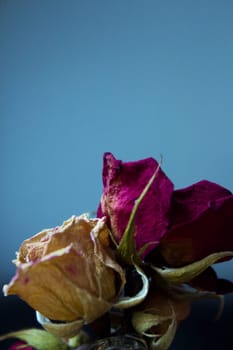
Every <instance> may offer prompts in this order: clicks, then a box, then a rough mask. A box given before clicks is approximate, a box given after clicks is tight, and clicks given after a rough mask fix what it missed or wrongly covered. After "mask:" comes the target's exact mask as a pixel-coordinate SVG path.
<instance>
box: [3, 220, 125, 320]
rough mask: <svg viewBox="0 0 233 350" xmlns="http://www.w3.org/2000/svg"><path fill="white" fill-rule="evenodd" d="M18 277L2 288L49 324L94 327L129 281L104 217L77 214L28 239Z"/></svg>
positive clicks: (21, 252) (19, 257)
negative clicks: (94, 321) (78, 321)
mask: <svg viewBox="0 0 233 350" xmlns="http://www.w3.org/2000/svg"><path fill="white" fill-rule="evenodd" d="M15 263H16V266H17V267H18V269H17V272H16V275H15V276H14V277H13V279H12V280H11V282H10V283H9V284H8V285H5V286H4V288H3V290H4V294H5V295H9V294H16V295H18V296H19V297H20V298H21V299H23V300H24V301H26V302H27V303H28V304H29V305H30V306H31V307H32V308H34V309H35V310H37V311H39V312H40V313H41V314H43V315H44V316H45V317H47V318H49V319H50V320H57V321H64V322H67V321H69V322H71V321H76V320H80V324H84V323H90V322H92V321H93V320H95V319H97V318H98V317H100V316H101V315H103V314H104V313H105V312H106V311H108V310H109V309H110V308H111V306H112V304H113V302H114V301H115V300H116V299H117V297H118V295H119V294H120V292H121V290H122V288H123V285H124V283H125V276H124V272H123V270H122V268H121V267H120V265H119V264H118V263H117V262H116V260H115V258H114V254H113V252H112V250H111V249H110V248H109V239H108V229H107V226H106V224H105V219H104V218H103V219H88V218H87V217H86V216H79V217H77V216H73V217H71V218H70V219H69V220H67V221H65V222H64V223H63V225H62V226H59V227H56V228H53V229H47V230H44V231H41V232H39V233H38V234H36V235H34V236H33V237H31V238H29V239H27V240H25V241H24V242H23V243H22V245H21V247H20V250H19V252H18V254H17V259H16V260H15Z"/></svg>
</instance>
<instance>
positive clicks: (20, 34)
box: [0, 0, 233, 283]
mask: <svg viewBox="0 0 233 350" xmlns="http://www.w3.org/2000/svg"><path fill="white" fill-rule="evenodd" d="M0 51H1V54H0V108H1V110H0V113H1V118H0V123H1V125H0V127H1V129H0V132H1V135H0V143H1V148H0V152H1V154H0V161H1V172H0V186H1V187H0V191H1V192H0V201H1V203H0V219H1V246H0V257H1V260H0V261H1V272H0V273H1V276H0V277H1V281H3V282H4V283H6V282H8V281H9V279H10V278H11V276H12V274H13V273H14V271H15V268H14V266H13V264H11V260H12V258H14V256H15V251H16V250H17V249H18V247H19V245H20V244H21V242H22V240H23V239H25V238H27V237H29V236H31V235H32V234H34V233H36V232H38V231H40V230H41V229H43V228H46V227H51V226H56V225H60V224H61V223H62V222H63V221H64V220H65V219H67V218H68V217H70V216H71V215H72V214H81V213H83V212H87V211H90V210H95V209H96V207H97V205H98V202H99V198H100V195H101V191H102V179H101V170H102V155H103V153H104V152H105V151H111V152H112V153H114V155H115V156H116V157H117V158H119V159H122V160H124V161H129V160H137V159H140V158H144V157H149V156H152V157H154V158H157V159H158V158H159V157H160V154H162V155H163V159H164V162H163V169H164V170H165V171H166V173H167V175H168V176H169V177H170V178H171V179H172V181H173V182H174V184H175V186H176V188H180V187H185V186H188V185H190V184H191V183H193V182H196V181H198V180H201V179H208V180H211V181H215V182H217V183H219V184H221V185H223V186H225V187H228V188H229V189H230V190H233V176H232V174H233V162H232V159H233V147H232V146H233V141H232V130H233V118H232V112H233V96H232V94H233V3H232V1H230V0H229V1H227V0H221V1H217V0H202V1H200V0H195V1H190V0H184V1H179V0H178V1H166V0H165V1H159V0H153V1H152V0H146V1H142V0H141V1H139V0H115V1H113V0H98V1H95V0H93V1H90V0H85V1H84V0H83V1H81V0H80V1H79V0H76V1H75V0H69V1H65V0H63V1H62V0H48V1H45V0H44V1H43V0H41V1H39V0H33V1H32V0H21V1H19V0H9V1H7V0H1V2H0ZM232 266H233V265H232V263H229V262H228V263H224V264H222V266H219V265H218V266H217V267H216V269H217V270H218V271H219V273H220V274H221V275H222V276H223V277H226V278H232Z"/></svg>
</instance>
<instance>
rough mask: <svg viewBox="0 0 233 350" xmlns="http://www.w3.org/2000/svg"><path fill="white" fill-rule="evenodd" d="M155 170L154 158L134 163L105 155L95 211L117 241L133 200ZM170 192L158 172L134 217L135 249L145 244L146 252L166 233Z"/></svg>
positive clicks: (170, 188) (167, 183) (163, 177)
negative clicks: (100, 188) (104, 221)
mask: <svg viewBox="0 0 233 350" xmlns="http://www.w3.org/2000/svg"><path fill="white" fill-rule="evenodd" d="M157 168H158V163H157V161H156V160H154V159H153V158H146V159H143V160H139V161H136V162H122V161H120V160H116V159H115V158H114V156H113V155H112V154H111V153H105V155H104V165H103V184H104V192H103V195H102V198H101V203H100V206H99V208H98V216H99V217H101V216H103V215H104V216H106V217H107V220H108V221H107V222H108V224H109V226H110V228H111V231H112V233H113V235H114V238H115V240H116V241H117V242H120V240H121V238H122V235H123V233H124V230H125V228H126V226H127V223H128V221H129V218H130V214H131V212H132V209H133V206H134V203H135V200H136V199H137V198H138V197H139V196H140V194H141V193H142V191H143V190H144V188H145V186H146V185H147V183H148V182H149V180H150V178H151V177H152V175H153V174H154V173H155V171H156V169H157ZM172 191H173V185H172V183H171V181H170V180H169V179H168V178H167V177H166V175H165V174H164V172H163V171H162V170H161V169H160V170H159V172H158V174H157V177H156V179H155V181H154V182H153V184H152V185H151V187H150V189H149V191H148V193H147V194H146V196H145V198H144V199H143V200H142V202H141V204H140V206H139V208H138V211H137V214H136V217H135V227H134V228H135V240H136V247H137V249H138V250H140V248H142V247H144V246H145V245H147V244H148V243H151V245H149V246H148V249H147V251H146V253H148V252H149V251H150V250H152V249H153V248H154V247H156V246H157V245H158V244H159V242H160V239H161V237H163V235H164V234H165V231H166V228H167V225H168V221H169V209H170V199H171V195H172Z"/></svg>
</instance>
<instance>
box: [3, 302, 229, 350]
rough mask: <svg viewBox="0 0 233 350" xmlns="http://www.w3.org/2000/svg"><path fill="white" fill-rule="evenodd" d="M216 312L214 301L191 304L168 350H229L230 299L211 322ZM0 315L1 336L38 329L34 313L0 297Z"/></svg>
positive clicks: (4, 347) (21, 304)
mask: <svg viewBox="0 0 233 350" xmlns="http://www.w3.org/2000/svg"><path fill="white" fill-rule="evenodd" d="M217 311H218V303H217V302H216V301H202V302H196V303H194V304H193V307H192V312H191V315H190V317H189V318H188V319H187V320H185V321H183V322H182V324H181V327H180V328H179V330H178V332H177V334H176V338H175V340H174V342H173V344H172V345H171V347H170V350H186V349H189V350H192V349H195V350H196V349H198V350H219V349H221V350H232V349H233V334H232V314H233V296H226V297H225V308H224V310H223V313H222V317H221V318H220V319H219V320H218V321H214V318H215V316H216V313H217ZM0 312H1V321H0V323H1V328H0V330H1V334H4V333H6V332H10V331H13V330H19V329H22V328H30V327H37V328H40V326H39V324H38V323H37V321H36V318H35V313H34V311H33V310H32V309H31V308H30V307H28V306H27V305H26V304H25V303H24V302H23V301H21V300H19V299H18V298H17V297H14V296H13V297H11V296H10V297H7V298H4V297H1V298H0ZM11 343H12V340H11V341H5V342H2V343H1V344H0V349H1V350H5V349H8V348H9V345H10V344H11ZM48 350H49V349H48Z"/></svg>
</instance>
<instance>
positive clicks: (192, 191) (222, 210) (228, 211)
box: [160, 181, 233, 266]
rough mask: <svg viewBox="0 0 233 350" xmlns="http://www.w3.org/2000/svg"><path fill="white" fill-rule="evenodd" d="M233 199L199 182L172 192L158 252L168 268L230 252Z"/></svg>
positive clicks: (229, 194) (209, 183) (231, 249)
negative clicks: (166, 221)
mask: <svg viewBox="0 0 233 350" xmlns="http://www.w3.org/2000/svg"><path fill="white" fill-rule="evenodd" d="M232 217H233V195H232V193H231V192H230V191H228V190H227V189H225V188H223V187H221V186H219V185H217V184H214V183H211V182H208V181H201V182H199V183H196V184H194V185H192V186H190V187H188V188H186V189H183V190H177V191H174V194H173V199H172V211H171V224H170V228H169V230H168V232H167V234H166V236H165V237H164V238H163V239H162V242H161V248H160V249H161V252H162V255H163V257H164V258H165V260H166V262H167V263H168V264H169V265H171V266H182V265H185V264H188V263H190V262H193V261H196V260H199V259H202V258H203V257H205V256H207V255H210V254H212V253H216V252H221V251H233V220H232Z"/></svg>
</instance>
